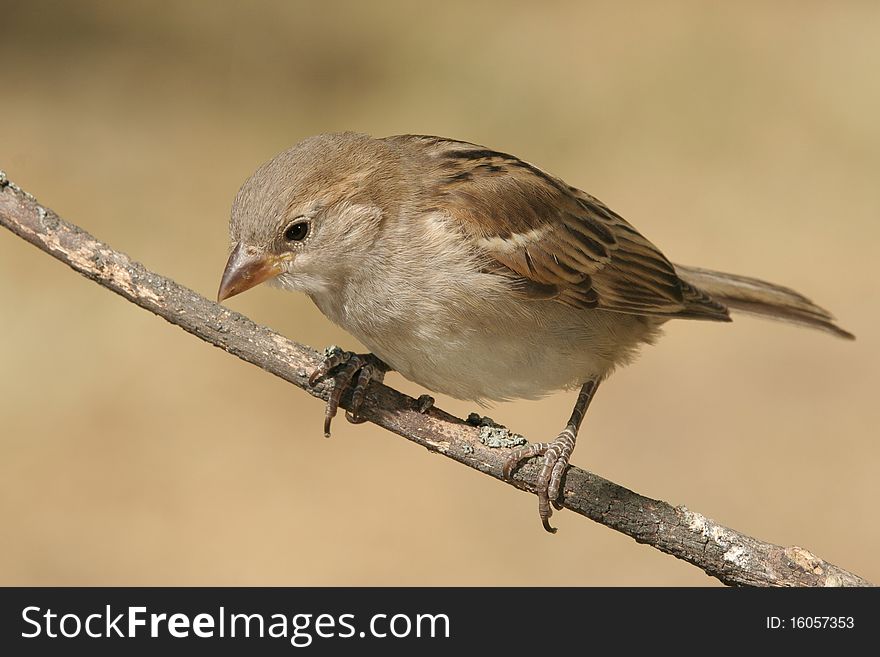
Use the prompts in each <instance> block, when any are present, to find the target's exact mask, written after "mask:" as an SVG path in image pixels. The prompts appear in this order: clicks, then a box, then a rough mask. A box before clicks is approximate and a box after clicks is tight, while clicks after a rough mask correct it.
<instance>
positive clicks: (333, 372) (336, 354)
mask: <svg viewBox="0 0 880 657" xmlns="http://www.w3.org/2000/svg"><path fill="white" fill-rule="evenodd" d="M390 369H391V368H390V367H388V365H386V364H385V363H383V362H382V361H381V360H379V359H378V358H376V357H375V356H374V355H373V354H356V353H353V352H351V351H343V350H342V349H340V348H339V347H337V346H335V345H334V346H332V347H327V348H326V349H325V350H324V362H323V363H321V365H320V366H319V367H318V368H317V369H316V370H315V371H314V372H312V374H311V376H310V377H309V385H312V386H313V385H315V383H316V382H317V381H318V380H319V379H324V378H326V377H328V376H332V378H333V389H332V390H331V391H330V397H329V398H328V399H327V408H326V409H325V411H324V436H325V437H327V438H329V437H330V423H331V422H332V421H333V418H334V417H336V411H337V410H338V409H339V402H340V400H341V399H342V395H344V394H345V391H346V390H347V389H348V388H349V387H352V385H353V386H354V389H353V390H352V393H351V410H349V411H345V417H346V419H347V420H348V421H349V422H353V423H355V424H357V423H360V422H363V420H362V419H361V418H360V417H359V416H358V411H359V410H360V407H361V405H362V404H363V403H364V396H365V395H366V393H367V386H368V385H369V384H370V381H378V382H380V383H381V382H382V380H383V379H384V378H385V373H386V372H388V371H389V370H390Z"/></svg>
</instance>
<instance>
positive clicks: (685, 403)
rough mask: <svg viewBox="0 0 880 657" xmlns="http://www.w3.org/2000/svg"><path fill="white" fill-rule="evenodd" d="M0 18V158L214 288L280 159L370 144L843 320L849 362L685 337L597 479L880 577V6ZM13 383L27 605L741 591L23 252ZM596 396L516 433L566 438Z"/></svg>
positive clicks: (657, 357) (4, 461)
mask: <svg viewBox="0 0 880 657" xmlns="http://www.w3.org/2000/svg"><path fill="white" fill-rule="evenodd" d="M712 5H715V6H712ZM0 14H2V16H3V21H2V22H0V67H2V82H0V168H2V169H5V170H6V171H7V172H8V174H9V176H10V178H11V179H13V180H14V181H16V182H17V183H19V184H20V185H22V186H23V187H24V188H25V189H27V190H29V191H31V192H32V193H34V194H35V195H36V196H37V197H38V198H39V199H40V201H41V202H43V203H44V204H46V205H48V206H49V207H52V208H53V209H54V210H56V211H57V212H59V213H60V214H61V215H62V216H64V217H65V218H67V219H69V220H71V221H73V222H75V223H78V224H80V225H81V226H83V227H84V228H86V229H87V230H89V231H90V232H92V233H93V234H95V235H96V236H98V237H99V238H101V239H103V240H105V241H107V242H109V243H110V244H111V245H113V246H114V247H116V248H117V249H120V250H123V251H125V252H127V253H129V254H130V255H132V256H133V257H134V258H136V259H138V260H140V261H142V262H143V263H145V264H146V265H147V266H148V267H150V268H152V269H154V270H156V271H158V272H161V273H163V274H165V275H168V276H171V277H173V278H175V279H176V280H178V281H180V282H181V283H183V284H186V285H188V286H190V287H192V288H194V289H195V290H198V291H199V292H201V293H203V294H206V295H208V296H212V295H214V294H215V291H216V289H217V285H218V282H219V277H220V273H221V270H222V268H223V264H224V262H225V258H226V253H227V251H226V249H227V233H226V230H227V219H228V213H229V206H230V203H231V201H232V198H233V196H234V194H235V192H236V191H237V189H238V187H239V185H240V184H241V183H242V182H243V180H244V179H245V178H246V177H247V176H248V175H249V174H250V173H251V172H252V170H253V169H254V168H256V167H257V166H258V165H259V164H260V163H262V162H263V161H265V160H266V159H268V158H269V157H271V156H272V155H274V154H275V153H276V152H278V151H280V150H282V149H283V148H286V147H287V146H289V145H291V144H292V143H294V142H296V141H298V140H299V139H301V138H303V137H305V136H308V135H311V134H314V133H319V132H327V131H336V130H358V131H364V132H369V133H372V134H375V135H386V134H395V133H404V132H415V133H428V134H440V135H445V136H452V137H457V138H460V139H465V140H469V141H474V142H477V143H482V144H486V145H488V146H491V147H493V148H496V149H499V150H503V151H507V152H512V153H515V154H517V155H519V156H521V157H523V158H525V159H527V160H529V161H532V162H534V163H536V164H538V165H539V166H542V167H544V168H546V169H548V170H549V171H551V172H553V173H555V174H557V175H560V176H562V177H564V178H565V179H566V180H567V181H569V182H570V183H571V184H574V185H577V186H580V187H582V188H584V189H586V190H588V191H589V192H591V193H593V194H595V195H597V196H598V197H599V198H601V199H603V200H604V201H605V202H607V203H609V204H610V205H611V206H612V207H613V208H615V209H616V210H617V211H618V212H620V213H622V214H623V215H624V216H625V217H627V218H628V219H629V220H630V221H632V222H633V223H634V224H635V225H636V226H637V227H638V228H639V229H640V230H641V231H643V232H644V233H645V234H646V235H647V236H648V237H649V239H652V240H653V241H654V242H656V243H657V244H658V245H659V246H660V247H661V248H662V249H664V251H665V252H666V253H667V255H668V256H669V257H670V258H671V259H673V260H675V261H678V262H682V263H687V264H695V265H702V266H706V267H712V268H717V269H723V270H728V271H732V272H737V273H743V274H751V275H755V276H760V277H764V278H767V279H769V280H772V281H776V282H779V283H784V284H789V285H791V286H793V287H795V288H797V289H798V290H801V291H804V292H806V293H807V294H808V295H810V296H811V297H813V298H814V299H815V300H817V301H819V302H820V303H822V304H824V305H826V306H828V307H830V308H831V309H832V310H833V311H834V312H835V313H836V315H837V316H838V317H839V319H840V321H841V323H842V325H843V326H845V327H846V328H848V329H850V330H852V331H853V332H855V333H856V334H857V336H858V340H857V341H856V342H855V343H847V342H844V341H842V340H837V339H834V338H832V337H830V336H828V335H825V334H822V333H818V332H813V331H808V330H802V329H797V328H792V327H787V326H783V325H780V324H774V323H770V322H766V321H759V320H753V319H749V318H739V319H737V320H736V322H735V323H734V324H733V325H709V324H705V323H698V322H691V323H689V322H678V323H673V324H671V325H669V326H668V329H667V335H666V338H665V339H664V340H663V341H661V342H660V344H659V345H657V346H656V347H653V348H649V349H646V350H645V352H644V353H643V356H642V358H641V359H640V361H639V362H638V363H637V364H636V365H634V366H632V367H630V368H628V369H626V370H623V371H621V372H620V373H618V374H617V375H615V377H613V378H612V380H611V382H610V383H609V384H607V385H606V386H605V387H604V388H603V389H602V390H601V391H600V393H599V396H598V397H597V400H596V403H595V404H594V405H593V408H592V409H591V413H590V415H589V417H588V419H587V421H586V424H585V429H584V431H583V432H582V439H581V441H580V443H579V448H578V450H577V451H576V453H575V456H574V462H575V463H577V464H578V465H581V466H585V467H588V468H590V469H593V470H594V471H596V472H598V473H600V474H602V475H603V476H605V477H608V478H611V479H612V480H615V481H617V482H619V483H622V484H624V485H626V486H629V487H631V488H633V489H635V490H637V491H639V492H641V493H643V494H646V495H650V496H653V497H659V498H661V499H665V500H668V501H670V502H672V503H674V504H686V505H687V506H688V507H689V508H691V509H693V510H696V511H699V512H702V513H704V514H706V515H709V516H711V517H713V518H715V519H717V520H719V521H721V522H723V523H725V524H728V525H729V526H732V527H734V528H737V529H739V530H742V531H745V532H747V533H750V534H753V535H755V536H757V537H760V538H762V539H765V540H769V541H773V542H776V543H781V544H798V545H802V546H805V547H807V548H809V549H811V550H813V551H814V552H816V553H817V554H818V555H820V556H822V557H824V558H826V559H828V560H831V561H833V562H835V563H838V564H839V565H842V566H844V567H846V568H848V569H850V570H853V571H855V572H857V573H859V574H861V575H862V576H865V577H867V578H869V579H872V580H873V581H875V582H880V561H878V550H880V523H878V522H877V520H878V516H877V502H878V498H880V477H878V461H880V441H878V440H877V433H878V431H877V427H878V420H880V404H878V402H877V398H876V397H877V381H878V375H880V337H878V332H877V322H878V321H880V312H878V292H877V291H878V282H877V257H878V240H880V121H878V117H880V78H878V76H877V71H878V70H880V38H878V31H877V26H878V25H880V5H877V4H876V3H866V2H853V3H847V2H840V3H820V2H776V3H759V2H754V3H748V2H746V3H735V5H731V4H730V3H727V4H726V5H721V4H719V3H704V2H681V3H652V2H645V3H636V4H632V3H626V4H625V5H624V4H623V3H611V2H608V3H583V2H569V3H566V2H548V3H525V2H523V3H501V2H499V3H488V2H487V3H469V2H446V3H442V4H437V3H433V4H428V3H410V2H381V3H379V2H376V3H361V2H314V3H304V2H249V3H243V2H241V3H233V2H179V3H159V4H157V3H155V2H126V3H115V2H109V1H108V2H77V3H65V2H44V1H34V0H30V1H29V2H26V3H22V2H0ZM230 306H232V307H233V308H235V309H236V310H240V311H242V312H244V313H246V314H248V315H249V316H251V317H252V318H253V319H255V320H256V321H258V322H261V323H265V324H268V325H269V326H272V327H273V328H275V329H278V330H280V331H281V332H282V333H284V334H286V335H288V336H290V337H292V338H294V339H296V340H299V341H301V342H304V343H307V344H310V345H313V346H316V347H323V346H325V345H327V344H330V343H339V344H342V345H345V346H346V347H349V348H353V349H354V348H357V347H358V346H359V345H357V344H356V343H355V342H354V340H353V339H352V338H350V337H348V336H347V335H345V334H344V333H342V332H341V331H340V330H338V329H336V328H335V327H333V326H332V325H330V323H329V322H328V321H327V320H326V319H324V317H323V316H322V315H321V314H320V313H319V312H318V311H317V310H316V309H315V308H314V307H313V306H312V305H311V303H310V302H309V301H308V300H307V299H306V298H305V297H303V296H296V295H291V294H288V293H284V292H281V291H278V290H273V289H269V288H262V289H257V290H254V291H252V292H249V293H248V294H246V295H243V296H241V297H236V298H235V299H233V300H232V301H231V302H230ZM0 367H2V369H0V515H2V530H0V532H2V540H0V583H2V584H56V585H64V584H96V585H97V584H141V585H159V584H216V585H220V584H230V585H239V584H253V585H335V584H348V585H359V584H381V585H438V584H458V585H470V584H473V585H485V584H500V585H513V584H527V585H532V584H534V585H538V584H546V585H562V584H571V585H638V584H648V585H712V584H713V583H714V580H710V579H709V578H707V577H706V576H705V575H703V574H702V573H701V572H700V571H698V570H696V569H694V568H692V567H691V566H689V565H687V564H684V563H682V562H679V561H676V560H675V559H673V558H671V557H667V556H665V555H661V554H660V553H658V552H655V551H654V550H652V549H650V548H647V547H644V546H639V545H637V544H636V543H634V542H633V541H632V540H630V539H628V538H626V537H623V536H621V535H618V534H616V533H614V532H612V531H610V530H608V529H607V528H605V527H602V526H599V525H596V524H594V523H592V522H589V521H587V520H585V519H583V518H580V517H578V516H576V515H574V514H572V513H570V512H561V513H559V514H557V515H556V516H554V521H555V523H556V524H557V526H558V527H559V528H560V532H559V533H558V534H557V535H556V536H550V535H548V534H545V533H544V532H543V531H542V529H541V527H540V523H539V522H538V518H537V513H536V503H535V499H534V498H533V497H531V496H527V495H524V494H522V493H519V492H517V491H515V490H514V489H512V488H509V487H506V486H502V485H500V484H499V483H497V482H495V481H493V480H491V479H489V478H488V477H485V476H482V475H480V474H478V473H476V472H473V471H470V470H468V469H466V468H463V467H461V466H459V465H457V464H455V463H452V462H449V461H446V460H444V459H442V458H438V457H434V456H429V455H428V454H427V453H426V452H425V451H424V450H423V449H420V448H416V447H414V446H412V445H410V444H409V443H407V442H405V441H404V440H401V439H399V438H397V437H394V436H392V435H390V434H387V433H384V432H382V431H380V430H378V429H376V428H374V427H372V426H370V425H361V426H352V425H349V424H347V423H346V422H345V421H344V420H338V421H337V422H336V425H335V427H336V429H335V433H334V436H333V438H332V439H331V440H324V439H323V438H322V437H321V431H320V428H321V418H322V412H323V409H322V406H321V403H320V402H318V401H316V400H314V399H312V398H311V397H309V396H307V395H305V394H303V393H302V392H301V391H299V390H297V389H295V388H293V387H291V386H290V385H287V384H285V383H283V382H281V381H280V380H278V379H275V378H274V377H272V376H270V375H268V374H266V373H264V372H261V371H260V370H258V369H256V368H254V367H252V366H250V365H246V364H244V363H242V362H240V361H238V360H237V359H235V358H232V357H230V356H228V355H226V354H224V353H223V352H221V351H219V350H216V349H212V348H210V347H208V346H206V345H205V344H203V343H201V342H199V341H198V340H195V339H193V338H192V337H190V336H188V335H186V334H184V333H183V332H182V331H181V330H179V329H177V328H175V327H173V326H170V325H169V324H166V323H165V322H163V321H162V320H159V319H157V318H155V317H153V316H151V315H149V314H148V313H146V312H144V311H142V310H140V309H138V308H136V307H135V306H133V305H131V304H128V303H126V302H124V301H122V300H120V299H119V298H117V297H114V296H113V295H111V294H110V293H108V292H107V291H106V290H104V289H102V288H100V287H98V286H97V285H95V284H93V283H91V282H89V281H86V280H85V279H83V278H81V277H79V276H77V275H75V274H73V273H72V272H71V271H69V270H68V269H66V268H65V267H64V266H62V265H60V264H59V263H57V262H55V261H54V260H52V259H50V258H49V257H47V256H46V255H45V254H42V253H40V252H38V251H37V250H35V249H34V248H33V247H31V246H29V245H27V244H25V243H24V242H23V241H21V240H19V239H18V238H16V237H14V236H12V235H11V234H10V233H8V232H6V231H0ZM389 382H390V383H391V384H392V385H398V386H399V387H400V388H401V389H403V390H405V391H406V392H408V393H410V394H415V395H417V394H420V393H421V392H422V391H421V390H419V389H418V388H417V387H415V386H413V385H411V384H409V383H407V382H405V381H402V380H401V379H400V378H399V376H397V375H391V376H390V377H389ZM572 402H573V395H571V394H561V395H557V396H554V397H551V398H549V399H546V400H544V401H541V402H528V403H527V402H522V403H510V404H504V405H501V406H498V407H496V408H493V409H491V410H489V411H488V414H490V415H491V416H493V417H494V418H496V419H497V420H498V421H501V422H503V423H505V424H508V425H509V426H511V427H512V428H514V429H515V430H517V431H520V432H522V433H524V434H525V435H527V436H529V437H530V438H532V439H533V440H540V439H546V438H549V437H551V436H552V435H555V432H556V431H558V430H559V429H560V428H561V426H562V423H563V422H564V421H565V419H566V418H567V416H568V413H569V411H570V406H571V404H572ZM438 404H439V405H440V406H442V407H444V408H446V409H448V410H450V411H453V412H456V413H458V414H466V413H467V412H469V411H471V410H476V409H475V408H474V406H473V405H472V404H467V403H461V402H453V401H451V400H448V399H445V398H439V399H438ZM303 463H306V464H309V467H306V468H303V467H302V464H303ZM294 472H296V473H298V474H296V475H295V476H294V474H293V473H294ZM303 472H305V473H307V474H305V475H304V474H302V473H303ZM401 490H407V491H411V494H408V495H406V496H401V495H400V493H399V491H401Z"/></svg>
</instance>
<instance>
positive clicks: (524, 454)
mask: <svg viewBox="0 0 880 657" xmlns="http://www.w3.org/2000/svg"><path fill="white" fill-rule="evenodd" d="M574 443H575V433H574V431H573V428H572V427H566V428H565V430H564V431H563V432H562V433H560V434H559V436H557V437H556V440H554V441H553V442H550V443H533V444H531V445H526V446H525V447H520V448H519V449H516V450H514V451H513V452H512V453H511V454H510V456H508V457H507V460H506V461H505V462H504V467H503V469H502V472H503V474H504V478H505V479H510V477H511V475H512V474H513V470H514V469H515V468H516V466H517V465H518V464H519V463H520V462H521V461H524V460H525V459H529V458H532V457H533V456H543V457H544V461H543V464H542V465H541V472H540V473H539V474H538V485H537V489H536V490H535V494H536V495H537V496H538V515H539V516H540V518H541V524H542V525H544V529H546V530H547V531H548V532H550V533H551V534H555V533H556V528H555V527H553V526H551V525H550V516H552V515H553V508H556V509H557V510H558V509H561V508H562V503H561V502H559V492H560V489H561V487H562V475H563V474H564V473H565V469H566V468H567V467H568V459H569V458H570V457H571V453H572V451H574Z"/></svg>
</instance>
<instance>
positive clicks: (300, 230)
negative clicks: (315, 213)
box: [284, 221, 309, 242]
mask: <svg viewBox="0 0 880 657" xmlns="http://www.w3.org/2000/svg"><path fill="white" fill-rule="evenodd" d="M308 234H309V222H308V221H297V222H296V223H292V224H290V225H289V226H288V227H287V229H286V230H285V231H284V239H286V240H287V241H288V242H302V241H303V240H304V239H305V238H306V237H307V236H308Z"/></svg>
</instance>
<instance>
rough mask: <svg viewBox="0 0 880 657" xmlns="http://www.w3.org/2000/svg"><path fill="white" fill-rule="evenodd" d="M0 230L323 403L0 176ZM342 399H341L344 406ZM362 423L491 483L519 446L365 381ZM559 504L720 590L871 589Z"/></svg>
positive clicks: (697, 535) (639, 505) (281, 361)
mask: <svg viewBox="0 0 880 657" xmlns="http://www.w3.org/2000/svg"><path fill="white" fill-rule="evenodd" d="M0 224H2V225H3V226H4V227H6V228H8V229H9V230H11V231H12V232H13V233H15V234H16V235H18V236H19V237H21V238H23V239H25V240H27V241H28V242H30V243H31V244H33V245H34V246H36V247H38V248H39V249H42V250H43V251H45V252H46V253H49V254H50V255H52V256H53V257H55V258H57V259H58V260H61V261H62V262H64V263H66V264H68V265H69V266H70V267H72V268H73V269H75V270H76V271H78V272H80V273H81V274H82V275H84V276H86V277H87V278H90V279H91V280H93V281H95V282H96V283H99V284H100V285H103V286H104V287H106V288H109V289H110V290H113V291H114V292H116V293H117V294H119V295H120V296H122V297H124V298H126V299H127V300H129V301H131V302H133V303H135V304H137V305H138V306H140V307H142V308H145V309H147V310H149V311H150V312H153V313H155V314H156V315H159V316H160V317H162V318H164V319H166V320H168V321H169V322H171V323H172V324H176V325H178V326H180V327H181V328H182V329H184V330H185V331H188V332H189V333H192V334H193V335H195V336H197V337H199V338H201V339H202V340H204V341H206V342H209V343H211V344H213V345H215V346H217V347H220V348H221V349H224V350H226V351H227V352H229V353H231V354H233V355H234V356H237V357H239V358H241V359H243V360H245V361H247V362H249V363H253V364H254V365H256V366H257V367H260V368H262V369H264V370H266V371H267V372H271V373H272V374H274V375H276V376H279V377H281V378H282V379H284V380H286V381H289V382H290V383H292V384H294V385H295V386H297V387H299V388H302V389H303V390H305V391H306V392H308V393H309V394H311V395H314V396H315V397H318V398H321V399H325V400H326V398H327V395H328V393H329V386H330V385H331V384H329V383H320V384H318V385H317V386H315V387H312V386H310V385H309V383H308V376H309V373H310V372H311V371H312V370H313V369H314V368H315V367H317V366H318V364H319V363H320V361H321V355H320V354H319V353H318V352H316V351H315V350H313V349H311V348H309V347H306V346H303V345H300V344H297V343H296V342H293V341H291V340H288V339H287V338H285V337H283V336H281V335H279V334H278V333H275V332H274V331H272V330H270V329H268V328H266V327H264V326H259V325H257V324H255V323H254V322H252V321H251V320H249V319H248V318H247V317H244V316H243V315H240V314H239V313H236V312H234V311H232V310H229V309H228V308H224V307H222V306H220V305H218V304H216V303H214V302H213V301H210V300H208V299H206V298H205V297H202V296H201V295H199V294H197V293H196V292H194V291H192V290H190V289H189V288H186V287H184V286H182V285H179V284H178V283H176V282H174V281H172V280H169V279H167V278H164V277H162V276H160V275H159V274H155V273H153V272H151V271H149V270H148V269H146V268H145V267H144V266H142V265H141V264H139V263H137V262H134V261H132V260H131V259H130V258H129V257H128V256H126V255H125V254H123V253H120V252H118V251H114V250H113V249H112V248H110V247H109V246H108V245H107V244H104V243H103V242H100V241H98V240H96V239H95V238H94V237H92V236H91V235H89V234H88V233H86V232H85V231H83V230H81V229H80V228H78V227H77V226H74V225H73V224H70V223H68V222H66V221H64V220H62V219H61V218H60V217H59V216H58V215H57V214H55V213H54V212H53V211H51V210H49V209H48V208H45V207H43V206H41V205H40V204H39V203H38V202H37V201H36V199H34V197H33V196H31V195H30V194H28V193H27V192H25V191H23V190H22V189H21V188H20V187H18V186H17V185H15V184H14V183H12V182H11V181H9V180H8V179H7V177H6V175H5V174H4V173H3V172H2V171H0ZM348 402H349V400H348V399H347V398H346V399H344V400H343V404H342V405H343V407H346V408H347V407H348ZM361 415H362V417H363V418H365V419H366V420H368V421H370V422H373V423H375V424H377V425H379V426H380V427H383V428H385V429H387V430H389V431H392V432H394V433H396V434H398V435H400V436H403V437H404V438H406V439H408V440H410V441H412V442H414V443H417V444H419V445H421V446H422V447H425V448H427V449H428V450H430V451H433V452H437V453H440V454H443V455H444V456H447V457H449V458H451V459H454V460H456V461H458V462H459V463H462V464H464V465H466V466H468V467H471V468H474V469H475V470H479V471H480V472H483V473H485V474H488V475H490V476H492V477H495V478H496V479H498V480H500V481H505V480H504V479H503V477H502V474H501V469H502V465H503V464H504V460H505V457H506V455H507V453H508V450H507V449H506V448H507V447H510V446H511V445H513V444H520V443H522V442H523V441H524V439H523V438H522V437H521V436H518V435H516V434H511V433H510V432H508V431H507V430H506V429H505V428H503V427H497V426H494V425H485V423H484V424H483V426H480V422H479V421H478V420H477V421H475V420H474V418H471V419H470V421H467V420H461V419H459V418H457V417H453V416H452V415H449V414H448V413H445V412H443V411H442V410H440V409H437V408H432V409H431V410H429V411H428V412H427V413H421V412H420V411H419V404H418V402H417V400H414V399H412V398H410V397H407V396H406V395H403V394H401V393H399V392H397V391H396V390H393V389H391V388H389V387H387V386H384V385H381V384H376V383H373V384H371V386H370V388H369V392H368V395H367V399H366V402H365V404H364V406H363V407H362V409H361ZM537 474H538V467H537V465H536V463H535V462H531V463H527V464H525V465H523V466H522V467H520V468H519V470H518V471H517V472H516V474H515V476H514V479H513V481H511V482H506V483H510V484H512V485H514V486H516V487H517V488H520V489H522V490H527V491H532V490H533V489H534V486H535V483H536V479H537ZM563 488H564V506H565V507H566V508H568V509H570V510H572V511H574V512H576V513H579V514H581V515H583V516H586V517H587V518H590V519H592V520H595V521H596V522H599V523H602V524H603V525H606V526H607V527H610V528H611V529H614V530H616V531H619V532H622V533H624V534H626V535H627V536H630V537H632V538H633V539H635V540H636V541H638V542H639V543H645V544H647V545H650V546H652V547H654V548H656V549H658V550H661V551H662V552H666V553H667V554H671V555H673V556H674V557H677V558H679V559H683V560H685V561H687V562H689V563H691V564H693V565H695V566H697V567H698V568H701V569H702V570H704V571H705V572H706V573H707V574H708V575H711V576H712V577H716V578H718V579H719V580H721V581H722V582H724V583H725V584H729V585H746V586H871V584H870V583H869V582H868V581H866V580H865V579H863V578H861V577H859V576H858V575H854V574H853V573H850V572H848V571H846V570H844V569H842V568H840V567H838V566H835V565H833V564H830V563H828V562H826V561H823V560H822V559H820V558H818V557H817V556H815V555H814V554H812V553H811V552H809V551H808V550H805V549H803V548H800V547H782V546H779V545H773V544H771V543H765V542H763V541H760V540H758V539H755V538H752V537H750V536H746V535H745V534H742V533H740V532H737V531H735V530H733V529H729V528H727V527H724V526H722V525H720V524H718V523H716V522H715V521H713V520H711V519H709V518H707V517H705V516H703V515H701V514H699V513H695V512H693V511H690V510H688V509H687V508H686V507H684V506H675V507H674V506H671V505H669V504H667V503H666V502H662V501H659V500H653V499H650V498H648V497H644V496H642V495H639V494H638V493H634V492H633V491H630V490H628V489H626V488H624V487H622V486H618V485H617V484H615V483H612V482H610V481H608V480H606V479H603V478H601V477H599V476H597V475H595V474H593V473H591V472H587V471H585V470H581V469H580V468H577V467H573V466H572V467H570V468H569V469H568V471H567V473H566V475H565V479H564V483H563Z"/></svg>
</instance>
